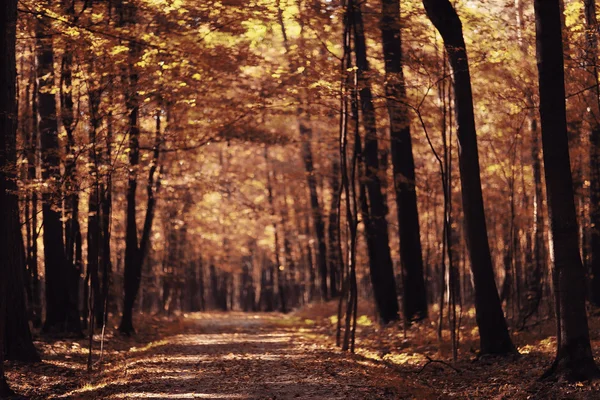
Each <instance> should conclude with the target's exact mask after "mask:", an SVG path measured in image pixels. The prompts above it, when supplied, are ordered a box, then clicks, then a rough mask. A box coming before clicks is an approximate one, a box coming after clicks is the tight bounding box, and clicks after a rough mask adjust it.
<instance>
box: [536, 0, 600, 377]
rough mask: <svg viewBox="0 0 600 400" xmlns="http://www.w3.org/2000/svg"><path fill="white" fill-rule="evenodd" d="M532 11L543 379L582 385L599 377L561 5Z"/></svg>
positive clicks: (554, 3)
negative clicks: (545, 255)
mask: <svg viewBox="0 0 600 400" xmlns="http://www.w3.org/2000/svg"><path fill="white" fill-rule="evenodd" d="M534 7H535V21H536V53H537V65H538V71H539V88H540V117H541V126H542V146H543V152H544V166H545V168H544V170H545V176H546V192H547V196H548V211H549V215H550V228H551V234H552V254H553V267H552V276H553V285H554V296H555V298H556V299H555V301H556V320H557V341H558V350H557V353H556V359H555V361H554V364H553V365H552V367H551V368H550V370H548V371H547V372H546V374H545V375H546V376H548V377H552V376H553V377H564V378H567V379H568V380H571V381H581V380H588V379H594V378H598V377H600V370H599V369H598V367H597V366H596V364H595V363H594V358H593V355H592V349H591V346H590V337H589V331H588V321H587V315H586V307H585V272H584V269H583V265H582V262H581V256H580V254H579V244H578V235H577V232H578V229H577V215H576V212H575V201H574V196H573V180H572V176H571V165H570V157H569V145H568V136H567V116H566V108H565V79H564V65H563V64H564V61H563V46H562V34H561V19H560V6H559V1H558V0H553V1H542V0H536V1H535V2H534Z"/></svg>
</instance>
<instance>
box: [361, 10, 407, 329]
mask: <svg viewBox="0 0 600 400" xmlns="http://www.w3.org/2000/svg"><path fill="white" fill-rule="evenodd" d="M350 7H351V8H350V9H351V12H352V18H351V20H352V23H353V26H354V49H355V52H356V66H357V68H358V71H357V75H358V86H359V95H360V108H361V111H362V122H363V127H364V129H365V132H366V133H365V142H364V149H363V158H364V166H365V168H364V179H365V183H364V185H365V189H366V199H365V201H366V202H367V204H368V210H369V211H368V213H369V217H368V220H366V221H365V233H366V235H367V242H368V243H370V245H369V246H368V247H369V253H370V255H371V257H370V263H369V264H370V272H371V282H372V284H373V291H374V294H375V302H376V304H377V310H378V313H379V317H380V319H381V322H382V323H384V324H387V323H389V322H391V321H397V320H398V319H399V315H398V311H399V310H398V298H397V293H396V278H395V276H394V266H393V263H392V257H391V253H390V243H389V235H388V225H387V220H386V215H387V212H388V209H387V204H386V202H385V198H384V196H383V191H382V182H381V178H380V166H379V150H378V139H377V126H376V115H375V108H374V106H373V94H372V93H371V86H370V83H369V78H368V75H369V63H368V61H367V48H366V41H365V34H364V27H363V20H362V12H361V9H360V4H358V3H354V1H352V2H351V3H350Z"/></svg>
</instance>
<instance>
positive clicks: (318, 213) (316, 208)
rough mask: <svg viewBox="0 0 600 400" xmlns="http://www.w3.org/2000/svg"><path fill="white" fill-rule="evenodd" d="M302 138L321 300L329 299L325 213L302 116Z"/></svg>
mask: <svg viewBox="0 0 600 400" xmlns="http://www.w3.org/2000/svg"><path fill="white" fill-rule="evenodd" d="M299 124H300V136H301V137H302V158H303V160H304V167H305V169H306V179H307V181H308V190H309V192H310V206H311V210H312V217H313V225H314V228H315V236H316V239H317V255H316V256H317V266H318V269H319V278H320V279H321V286H320V287H321V298H322V299H323V300H328V299H329V291H328V285H327V244H326V243H325V222H324V221H323V211H322V209H321V204H320V202H319V194H318V192H317V179H316V177H315V168H314V162H313V154H312V148H311V140H312V129H311V128H310V127H309V126H308V121H305V120H303V118H302V116H300V123H299Z"/></svg>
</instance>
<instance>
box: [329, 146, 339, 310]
mask: <svg viewBox="0 0 600 400" xmlns="http://www.w3.org/2000/svg"><path fill="white" fill-rule="evenodd" d="M339 191H340V162H339V160H338V158H337V156H335V155H334V156H333V159H332V161H331V204H330V209H329V226H328V229H327V233H328V238H329V245H328V246H327V251H328V254H329V257H328V261H329V289H330V293H331V297H332V298H334V297H338V295H339V289H338V282H341V280H340V275H341V274H340V273H341V270H342V254H341V252H340V238H339V228H340V226H339V225H340V218H339V211H340V210H339V207H340V193H339Z"/></svg>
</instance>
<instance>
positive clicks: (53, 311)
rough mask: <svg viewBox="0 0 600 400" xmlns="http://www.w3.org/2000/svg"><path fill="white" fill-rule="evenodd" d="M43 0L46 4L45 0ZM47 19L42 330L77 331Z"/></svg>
mask: <svg viewBox="0 0 600 400" xmlns="http://www.w3.org/2000/svg"><path fill="white" fill-rule="evenodd" d="M46 4H50V2H47V3H46ZM50 29H51V25H50V19H49V18H48V17H40V18H39V19H38V20H37V21H36V47H37V48H36V55H37V76H38V93H37V98H38V114H39V118H38V121H39V134H40V142H41V153H42V179H44V181H45V182H46V183H47V184H48V189H47V190H46V191H45V192H44V193H42V201H43V205H42V218H43V223H44V263H45V271H46V273H45V279H46V320H45V322H44V326H43V331H44V332H46V333H66V332H70V333H75V334H77V335H80V334H81V326H80V320H79V310H78V304H77V293H76V291H77V287H73V282H75V281H76V276H77V271H75V269H74V268H73V264H70V263H69V262H68V260H67V256H66V254H65V244H64V241H63V225H62V221H61V217H62V216H61V212H60V204H61V200H62V199H61V196H62V194H61V193H62V191H61V190H60V186H61V185H60V181H61V173H60V149H59V143H58V125H57V121H56V119H57V118H56V116H57V114H56V99H55V97H54V93H53V89H54V87H55V84H54V49H53V45H52V34H51V32H49V31H50Z"/></svg>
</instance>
